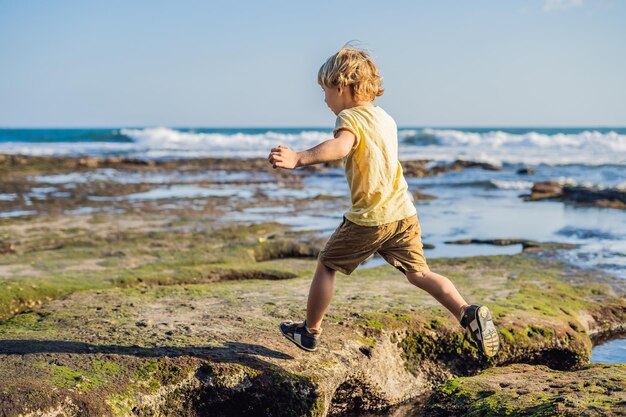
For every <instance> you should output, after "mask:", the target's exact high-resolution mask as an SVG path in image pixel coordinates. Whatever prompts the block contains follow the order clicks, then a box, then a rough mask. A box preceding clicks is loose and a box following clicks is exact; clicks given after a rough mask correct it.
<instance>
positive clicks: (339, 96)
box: [322, 87, 346, 115]
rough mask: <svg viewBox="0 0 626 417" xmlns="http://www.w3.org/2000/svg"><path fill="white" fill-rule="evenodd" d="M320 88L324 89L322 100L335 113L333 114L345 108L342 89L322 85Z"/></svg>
mask: <svg viewBox="0 0 626 417" xmlns="http://www.w3.org/2000/svg"><path fill="white" fill-rule="evenodd" d="M322 89H323V90H324V101H325V102H326V105H327V106H328V108H330V110H332V112H333V113H335V115H338V114H339V113H340V112H341V111H342V110H343V109H345V108H346V106H345V101H344V98H345V97H344V92H345V90H344V89H342V88H339V87H332V88H326V87H322Z"/></svg>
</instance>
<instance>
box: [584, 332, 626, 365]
mask: <svg viewBox="0 0 626 417" xmlns="http://www.w3.org/2000/svg"><path fill="white" fill-rule="evenodd" d="M591 363H626V338H623V339H617V340H611V341H610V342H606V343H603V344H601V345H597V346H595V347H594V348H593V350H592V351H591Z"/></svg>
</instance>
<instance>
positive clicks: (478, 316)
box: [461, 304, 500, 356]
mask: <svg viewBox="0 0 626 417" xmlns="http://www.w3.org/2000/svg"><path fill="white" fill-rule="evenodd" d="M461 326H463V327H465V328H466V329H467V330H469V332H470V335H471V336H472V339H473V340H474V342H476V344H477V345H478V348H479V349H480V351H481V352H482V353H483V354H484V355H485V356H494V355H495V354H496V353H498V350H500V337H499V335H498V330H497V329H496V325H495V324H493V320H492V318H491V312H490V311H489V308H487V306H483V305H480V304H472V305H470V306H468V307H467V308H466V309H465V311H464V312H463V317H462V318H461Z"/></svg>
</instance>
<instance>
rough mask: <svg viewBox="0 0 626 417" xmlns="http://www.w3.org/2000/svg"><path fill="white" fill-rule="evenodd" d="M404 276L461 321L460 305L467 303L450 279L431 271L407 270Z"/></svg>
mask: <svg viewBox="0 0 626 417" xmlns="http://www.w3.org/2000/svg"><path fill="white" fill-rule="evenodd" d="M406 277H407V279H408V280H409V282H410V283H411V284H413V285H415V286H416V287H418V288H421V289H423V290H424V291H426V292H427V293H429V294H430V295H432V296H433V297H435V299H436V300H437V301H439V302H440V303H441V304H442V305H443V306H444V307H445V308H447V309H448V310H449V311H450V312H451V313H452V314H453V315H454V317H456V319H457V320H458V321H461V315H462V311H461V307H464V306H467V305H468V304H467V302H466V301H465V300H464V299H463V297H461V294H459V291H458V290H457V289H456V287H455V286H454V284H453V283H452V281H450V280H449V279H448V278H446V277H444V276H443V275H439V274H436V273H434V272H432V271H423V272H407V273H406Z"/></svg>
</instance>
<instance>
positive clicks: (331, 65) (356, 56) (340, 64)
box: [317, 47, 385, 101]
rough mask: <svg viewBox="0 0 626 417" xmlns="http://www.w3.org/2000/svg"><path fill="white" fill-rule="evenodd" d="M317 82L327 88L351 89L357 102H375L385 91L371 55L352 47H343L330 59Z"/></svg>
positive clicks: (323, 66) (319, 72)
mask: <svg viewBox="0 0 626 417" xmlns="http://www.w3.org/2000/svg"><path fill="white" fill-rule="evenodd" d="M317 82H318V83H319V85H321V86H322V87H326V88H336V87H342V88H345V87H350V93H351V94H352V98H353V99H354V100H355V101H374V100H375V99H376V97H378V96H382V95H383V92H384V91H385V90H384V89H383V79H382V77H381V76H380V74H379V73H378V68H376V64H375V63H374V61H373V60H372V58H371V57H370V55H369V54H368V53H367V52H366V51H364V50H361V49H357V48H352V47H343V48H341V50H340V51H339V52H337V53H336V54H334V55H332V56H331V57H330V58H328V59H327V60H326V62H324V65H322V66H321V67H320V70H319V71H318V73H317Z"/></svg>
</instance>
